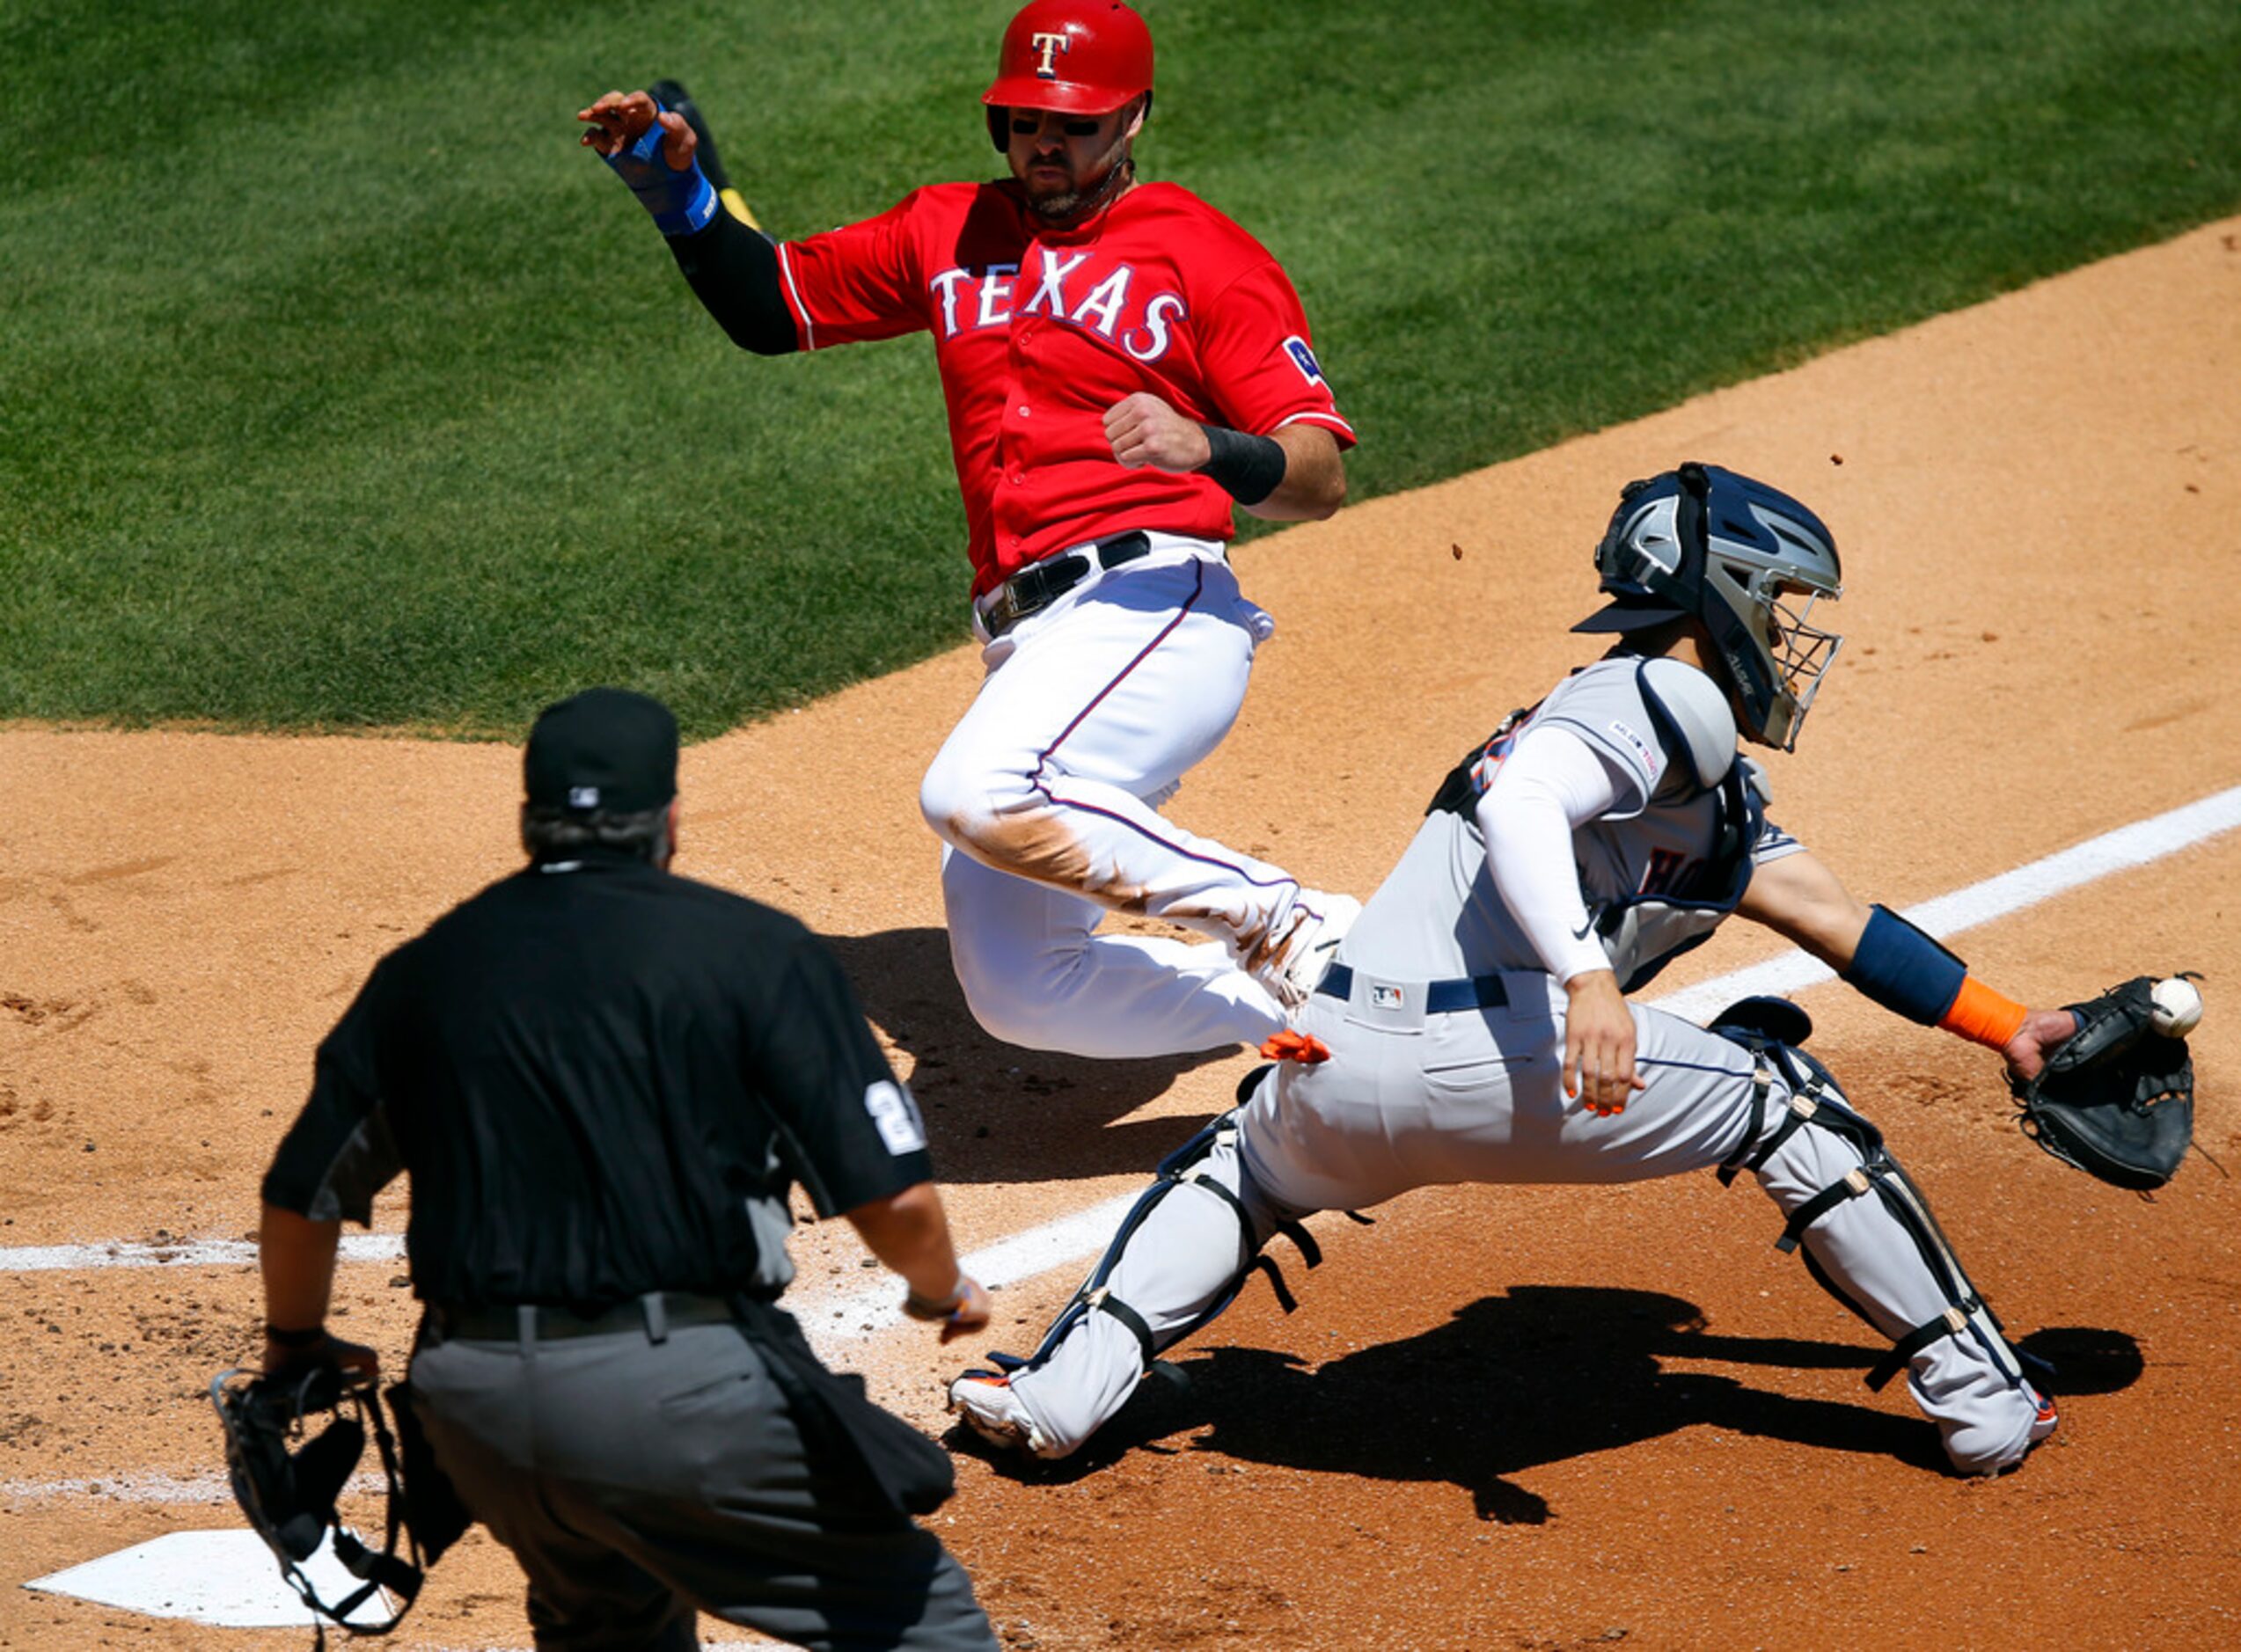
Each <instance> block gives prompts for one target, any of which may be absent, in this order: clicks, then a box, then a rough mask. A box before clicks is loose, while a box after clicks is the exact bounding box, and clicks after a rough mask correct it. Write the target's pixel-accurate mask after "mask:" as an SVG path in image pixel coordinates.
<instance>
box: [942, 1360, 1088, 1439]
mask: <svg viewBox="0 0 2241 1652" xmlns="http://www.w3.org/2000/svg"><path fill="white" fill-rule="evenodd" d="M949 1409H950V1410H951V1411H953V1412H955V1413H956V1414H957V1415H959V1416H961V1417H963V1419H964V1420H965V1426H966V1427H968V1428H970V1429H971V1430H972V1431H973V1432H974V1433H975V1434H978V1436H980V1437H981V1438H982V1439H984V1440H985V1441H987V1442H988V1443H989V1444H991V1445H993V1446H998V1447H1000V1448H1001V1449H1003V1450H1005V1451H1025V1452H1027V1453H1028V1454H1029V1456H1032V1457H1058V1456H1062V1455H1064V1454H1063V1453H1062V1452H1058V1451H1052V1450H1051V1442H1050V1441H1049V1440H1047V1439H1045V1438H1044V1436H1043V1431H1042V1430H1041V1429H1037V1428H1036V1426H1035V1419H1034V1418H1033V1417H1031V1416H1029V1414H1028V1410H1027V1407H1026V1405H1025V1404H1024V1403H1023V1402H1022V1400H1021V1399H1020V1397H1019V1396H1018V1395H1017V1394H1015V1393H1013V1392H1012V1380H1011V1378H1008V1377H996V1376H992V1375H990V1374H989V1373H988V1372H986V1371H967V1372H966V1373H965V1374H964V1375H963V1376H962V1377H960V1378H957V1380H956V1381H955V1382H953V1383H951V1384H950V1385H949Z"/></svg>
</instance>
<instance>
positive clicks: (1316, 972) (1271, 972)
mask: <svg viewBox="0 0 2241 1652" xmlns="http://www.w3.org/2000/svg"><path fill="white" fill-rule="evenodd" d="M1293 912H1294V913H1295V914H1296V916H1295V917H1293V920H1292V927H1291V928H1290V929H1289V930H1287V931H1286V932H1285V936H1284V939H1283V941H1282V942H1281V943H1280V944H1278V946H1275V947H1271V948H1270V949H1269V951H1268V954H1266V955H1265V956H1264V957H1263V958H1262V959H1261V960H1260V961H1258V962H1257V963H1255V964H1252V965H1250V966H1249V969H1250V973H1251V975H1252V977H1253V979H1254V980H1256V981H1257V982H1259V983H1261V984H1262V985H1263V986H1264V987H1266V988H1267V989H1268V990H1269V993H1270V995H1271V997H1273V998H1275V999H1276V1001H1277V1002H1278V1004H1279V1005H1282V1006H1283V1007H1284V1008H1285V1010H1287V1011H1289V1010H1296V1009H1298V1008H1299V1007H1300V1005H1303V1004H1305V1003H1306V1002H1307V995H1308V994H1309V993H1311V992H1313V991H1314V990H1315V983H1317V982H1318V981H1321V980H1322V976H1323V971H1324V970H1326V969H1329V968H1330V963H1331V960H1332V959H1334V958H1336V957H1337V955H1338V943H1339V942H1340V941H1342V940H1344V939H1346V932H1347V931H1348V930H1350V929H1351V928H1353V926H1354V920H1355V919H1356V918H1358V917H1360V916H1361V915H1362V903H1360V902H1359V901H1358V900H1356V899H1355V898H1354V897H1353V896H1352V895H1325V894H1324V893H1322V891H1321V890H1319V889H1301V890H1300V895H1299V899H1298V900H1297V901H1296V902H1295V903H1294V904H1293Z"/></svg>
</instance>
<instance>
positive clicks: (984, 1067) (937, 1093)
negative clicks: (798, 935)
mask: <svg viewBox="0 0 2241 1652" xmlns="http://www.w3.org/2000/svg"><path fill="white" fill-rule="evenodd" d="M820 939H823V940H824V943H825V945H826V946H828V947H831V949H832V951H833V954H835V955H836V956H837V957H838V958H839V960H840V964H841V968H842V969H846V971H847V972H848V978H849V980H850V981H851V982H853V983H854V985H855V988H856V993H857V996H858V997H859V998H861V999H862V1000H863V1005H864V1012H865V1013H866V1014H868V1016H870V1017H871V1019H872V1020H874V1021H875V1022H876V1023H877V1024H878V1025H879V1027H881V1029H882V1031H884V1032H885V1033H886V1034H888V1036H889V1037H890V1038H892V1039H893V1040H894V1041H895V1042H897V1044H899V1045H900V1046H902V1048H903V1049H905V1050H907V1051H909V1052H910V1055H911V1057H912V1061H913V1062H914V1063H915V1064H916V1068H915V1071H913V1073H912V1078H911V1092H912V1094H913V1095H915V1096H916V1097H917V1098H918V1100H919V1108H920V1110H921V1111H922V1112H923V1113H924V1114H925V1115H926V1129H927V1132H928V1134H929V1136H930V1137H931V1139H932V1142H933V1146H934V1162H935V1165H936V1166H937V1167H938V1169H939V1172H940V1174H941V1180H942V1181H968V1182H970V1181H1071V1180H1078V1179H1080V1178H1083V1177H1089V1176H1110V1175H1117V1174H1123V1173H1139V1174H1141V1175H1142V1176H1143V1177H1144V1179H1145V1180H1146V1181H1150V1180H1151V1176H1152V1168H1153V1166H1155V1165H1157V1164H1158V1163H1159V1162H1160V1160H1161V1159H1164V1158H1165V1157H1167V1155H1168V1153H1169V1152H1171V1151H1174V1150H1175V1148H1177V1147H1179V1146H1181V1145H1182V1144H1183V1143H1184V1142H1186V1141H1188V1140H1190V1136H1191V1133H1192V1132H1193V1131H1195V1130H1197V1129H1198V1127H1199V1126H1200V1125H1202V1124H1204V1123H1205V1122H1206V1120H1207V1119H1208V1118H1210V1117H1212V1112H1211V1111H1210V1112H1208V1113H1205V1114H1203V1115H1194V1116H1192V1117H1190V1118H1167V1119H1149V1120H1146V1121H1144V1122H1139V1123H1134V1124H1120V1125H1116V1124H1114V1123H1113V1122H1112V1121H1114V1120H1115V1119H1119V1118H1124V1117H1126V1116H1127V1115H1129V1114H1131V1113H1132V1112H1134V1111H1135V1110H1136V1109H1137V1108H1138V1107H1142V1106H1143V1105H1144V1104H1145V1103H1146V1102H1147V1101H1152V1100H1156V1099H1158V1098H1159V1097H1160V1096H1162V1095H1164V1094H1166V1093H1167V1092H1168V1090H1169V1089H1171V1088H1173V1087H1174V1085H1175V1080H1176V1079H1177V1078H1180V1077H1182V1076H1183V1074H1184V1073H1187V1072H1190V1071H1195V1070H1196V1069H1197V1068H1199V1067H1204V1066H1207V1065H1210V1064H1215V1063H1220V1062H1227V1061H1230V1060H1233V1059H1238V1060H1240V1062H1241V1058H1242V1056H1243V1055H1244V1053H1245V1052H1244V1051H1243V1049H1242V1048H1241V1047H1240V1048H1235V1049H1217V1050H1208V1051H1205V1052H1203V1053H1200V1054H1197V1055H1190V1056H1162V1057H1160V1058H1158V1059H1154V1060H1146V1061H1097V1060H1092V1059H1090V1058H1088V1057H1087V1056H1054V1055H1049V1054H1045V1053H1044V1052H1042V1051H1039V1050H1032V1049H1020V1048H1019V1047H1018V1046H1017V1045H1015V1044H1007V1043H1003V1042H999V1041H998V1040H996V1039H993V1038H991V1037H990V1036H989V1035H988V1034H986V1033H985V1032H983V1031H981V1029H980V1024H979V1023H978V1022H977V1021H975V1020H973V1018H972V1012H971V1011H970V1010H968V1009H967V1008H966V1007H965V999H964V994H963V992H961V991H960V990H958V987H957V980H956V976H955V974H953V973H952V971H951V969H950V967H949V938H948V934H947V933H946V932H944V931H941V930H939V929H890V930H884V931H882V932H880V933H878V934H875V935H826V936H822V937H820ZM1238 1071H1239V1073H1240V1075H1242V1074H1243V1073H1244V1072H1245V1071H1249V1069H1248V1068H1247V1067H1245V1066H1244V1065H1243V1064H1242V1062H1241V1064H1240V1066H1239V1068H1238ZM1229 1096H1230V1091H1229V1086H1228V1085H1221V1086H1220V1087H1219V1091H1218V1092H1217V1093H1216V1094H1215V1096H1214V1098H1213V1106H1215V1107H1227V1106H1228V1105H1229Z"/></svg>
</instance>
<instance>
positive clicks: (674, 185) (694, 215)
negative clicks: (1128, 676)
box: [604, 103, 717, 235]
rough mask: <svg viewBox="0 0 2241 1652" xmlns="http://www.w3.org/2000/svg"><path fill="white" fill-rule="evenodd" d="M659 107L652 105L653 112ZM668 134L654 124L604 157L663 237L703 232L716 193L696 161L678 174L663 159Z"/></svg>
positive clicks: (710, 215) (710, 213)
mask: <svg viewBox="0 0 2241 1652" xmlns="http://www.w3.org/2000/svg"><path fill="white" fill-rule="evenodd" d="M654 107H655V109H656V110H659V109H660V108H661V105H660V104H659V103H656V104H655V106H654ZM666 136H667V134H666V133H664V132H663V130H662V123H661V122H660V121H655V122H654V124H653V125H651V126H649V127H648V128H646V131H645V135H643V136H641V138H640V139H639V140H638V142H637V143H631V144H626V145H625V146H624V147H623V148H621V149H619V150H616V151H615V152H614V153H613V154H612V155H610V156H607V157H604V158H605V160H606V163H607V164H608V165H610V166H612V167H613V168H614V169H615V175H616V176H617V177H619V178H620V179H622V180H623V182H625V183H626V184H628V185H629V186H630V193H631V194H633V195H636V196H637V197H638V199H639V202H640V204H641V205H642V206H643V207H644V208H646V210H647V211H648V212H650V213H652V214H653V215H654V226H655V228H656V229H658V230H661V232H662V233H663V235H691V234H692V232H693V231H694V230H700V229H705V228H706V227H707V223H708V220H709V219H711V218H713V217H714V216H716V206H717V201H716V192H715V190H714V187H713V186H711V185H710V184H709V182H708V180H707V179H706V178H704V177H703V176H701V173H700V163H699V160H697V159H696V160H695V161H694V162H693V163H692V165H690V166H688V167H686V168H685V171H683V172H678V171H677V169H676V168H675V167H673V166H671V165H670V164H669V162H668V161H666V160H665V159H663V157H662V142H663V138H664V137H666Z"/></svg>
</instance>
